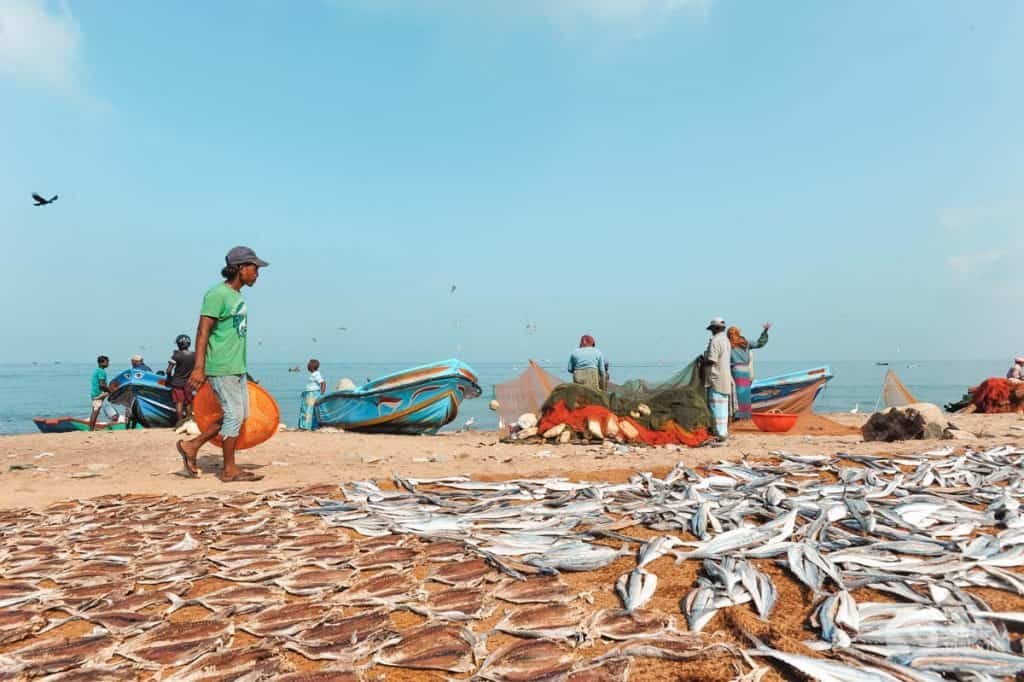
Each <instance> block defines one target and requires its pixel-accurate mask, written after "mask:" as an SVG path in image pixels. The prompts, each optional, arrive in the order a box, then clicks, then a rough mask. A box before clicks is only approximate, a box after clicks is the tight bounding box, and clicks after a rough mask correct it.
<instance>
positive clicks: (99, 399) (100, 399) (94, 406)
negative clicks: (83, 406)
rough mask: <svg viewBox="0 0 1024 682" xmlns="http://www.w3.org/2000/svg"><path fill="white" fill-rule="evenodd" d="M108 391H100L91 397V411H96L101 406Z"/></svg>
mask: <svg viewBox="0 0 1024 682" xmlns="http://www.w3.org/2000/svg"><path fill="white" fill-rule="evenodd" d="M108 395H110V394H109V393H100V394H99V395H98V396H96V397H95V398H93V399H92V411H93V412H96V411H97V410H99V409H100V408H102V407H103V401H104V400H106V399H107V396H108Z"/></svg>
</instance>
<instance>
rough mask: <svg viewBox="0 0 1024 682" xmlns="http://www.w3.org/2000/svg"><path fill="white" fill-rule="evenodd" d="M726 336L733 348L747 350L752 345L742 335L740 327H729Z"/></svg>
mask: <svg viewBox="0 0 1024 682" xmlns="http://www.w3.org/2000/svg"><path fill="white" fill-rule="evenodd" d="M725 335H726V336H728V337H729V343H731V344H732V347H733V348H746V347H748V346H749V345H750V344H749V343H748V342H747V340H746V339H745V338H743V334H741V333H740V328H739V327H729V328H728V329H727V330H726V331H725Z"/></svg>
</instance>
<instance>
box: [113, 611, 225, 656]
mask: <svg viewBox="0 0 1024 682" xmlns="http://www.w3.org/2000/svg"><path fill="white" fill-rule="evenodd" d="M234 634H235V626H234V624H233V623H232V622H231V621H230V620H222V619H217V618H211V619H209V620H199V621H192V622H187V623H164V624H163V625H160V626H158V627H155V628H153V629H152V630H149V631H148V632H147V633H146V634H144V635H141V636H139V637H136V638H134V639H132V640H130V641H128V642H126V643H124V644H122V645H121V646H119V647H118V648H117V653H118V655H119V656H123V657H124V658H127V659H128V660H131V661H134V662H135V663H137V664H139V665H142V666H143V667H160V666H179V665H186V664H188V663H191V662H192V661H194V660H196V659H197V658H199V657H200V656H202V655H203V654H208V653H210V652H213V651H216V650H218V649H220V648H221V647H222V646H226V645H227V644H229V643H230V642H231V638H232V637H233V636H234Z"/></svg>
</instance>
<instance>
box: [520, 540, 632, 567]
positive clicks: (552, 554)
mask: <svg viewBox="0 0 1024 682" xmlns="http://www.w3.org/2000/svg"><path fill="white" fill-rule="evenodd" d="M629 554H632V551H631V550H630V549H629V547H628V546H623V548H622V549H621V550H616V549H613V548H612V547H607V546H605V545H592V544H590V543H589V542H566V543H564V544H560V545H555V546H554V547H552V548H551V549H549V550H548V551H546V552H544V553H543V554H540V555H537V556H532V557H529V558H527V559H526V563H528V564H530V565H531V566H537V567H538V568H544V569H549V570H553V571H596V570H597V569H599V568H604V567H605V566H607V565H608V564H610V563H612V562H613V561H615V560H616V559H618V558H619V557H623V556H628V555H629Z"/></svg>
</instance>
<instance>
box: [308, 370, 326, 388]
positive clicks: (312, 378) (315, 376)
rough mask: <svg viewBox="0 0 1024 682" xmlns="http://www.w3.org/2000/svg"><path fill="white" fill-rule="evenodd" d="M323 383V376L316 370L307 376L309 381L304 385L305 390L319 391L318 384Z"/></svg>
mask: <svg viewBox="0 0 1024 682" xmlns="http://www.w3.org/2000/svg"><path fill="white" fill-rule="evenodd" d="M323 381H324V378H323V376H321V374H320V370H317V371H315V372H311V373H310V375H309V381H308V382H307V383H306V390H307V391H319V390H320V384H322V383H323Z"/></svg>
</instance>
